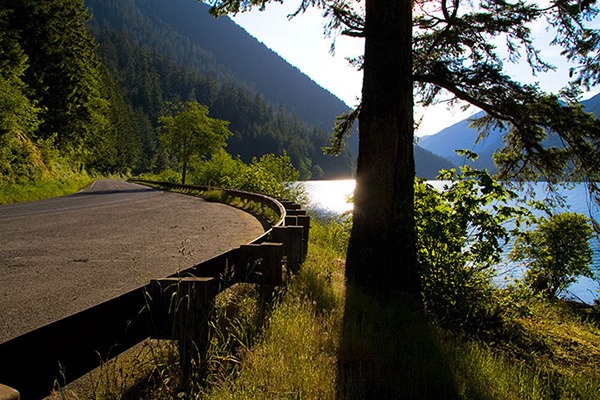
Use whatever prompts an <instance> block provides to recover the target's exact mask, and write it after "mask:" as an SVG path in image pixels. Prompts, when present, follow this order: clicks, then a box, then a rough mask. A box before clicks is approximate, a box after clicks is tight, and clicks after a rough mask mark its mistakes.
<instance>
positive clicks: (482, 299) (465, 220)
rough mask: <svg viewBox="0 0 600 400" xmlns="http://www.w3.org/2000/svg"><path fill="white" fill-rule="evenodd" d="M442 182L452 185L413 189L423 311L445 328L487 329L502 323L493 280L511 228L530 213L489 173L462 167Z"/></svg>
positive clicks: (419, 184) (423, 185) (444, 175)
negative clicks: (442, 187) (488, 324)
mask: <svg viewBox="0 0 600 400" xmlns="http://www.w3.org/2000/svg"><path fill="white" fill-rule="evenodd" d="M439 179H440V180H445V181H447V182H448V183H447V184H446V185H445V187H444V189H443V190H436V189H435V188H433V187H432V186H431V185H429V184H427V183H426V182H422V181H418V182H417V183H416V188H415V217H416V224H417V248H418V255H417V256H418V261H419V263H420V265H421V281H422V294H423V301H424V305H425V308H426V310H427V312H428V313H429V314H430V315H431V316H432V317H433V318H434V319H436V320H437V321H438V322H439V323H441V324H442V325H443V326H446V327H452V328H454V329H464V330H469V331H472V330H480V329H486V322H488V323H495V322H496V320H497V317H498V307H499V306H498V304H497V302H496V301H495V299H494V293H495V292H494V290H493V287H492V277H493V276H494V274H495V268H494V267H495V265H496V264H497V263H498V262H500V260H501V257H502V252H503V246H504V244H505V243H506V242H507V241H508V240H509V239H510V237H511V233H512V232H511V231H510V230H509V229H508V228H507V223H508V222H511V221H512V222H514V221H515V220H518V219H520V218H523V217H525V216H526V215H527V212H526V211H525V209H524V208H522V207H519V206H512V205H510V202H514V200H515V198H516V195H515V194H514V193H513V192H511V191H510V190H508V189H506V188H504V187H503V186H502V185H501V184H499V183H498V182H496V181H494V179H493V178H492V177H491V176H490V175H489V174H488V173H487V172H486V171H478V170H475V169H473V168H470V167H463V168H462V169H461V171H460V172H457V171H455V170H451V171H442V172H441V174H440V176H439ZM518 225H519V222H518V221H517V223H516V224H515V226H518Z"/></svg>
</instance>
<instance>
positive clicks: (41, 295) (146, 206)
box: [0, 180, 263, 343]
mask: <svg viewBox="0 0 600 400" xmlns="http://www.w3.org/2000/svg"><path fill="white" fill-rule="evenodd" d="M262 232H263V229H262V227H261V225H260V223H259V222H258V220H256V219H255V218H254V217H252V216H251V215H249V214H247V213H245V212H243V211H239V210H237V209H234V208H232V207H228V206H225V205H222V204H217V203H209V202H205V201H203V200H201V199H198V198H195V197H190V196H185V195H181V194H175V193H165V192H161V191H158V190H154V189H150V188H147V187H144V186H141V185H136V184H132V183H127V182H123V181H115V180H103V181H97V182H95V183H94V184H93V185H91V186H90V187H89V188H87V189H86V190H84V191H82V192H79V193H77V194H75V195H72V196H66V197H59V198H54V199H48V200H42V201H36V202H30V203H20V204H10V205H3V206H0V343H2V342H4V341H6V340H8V339H10V338H12V337H15V336H18V335H20V334H22V333H25V332H27V331H29V330H31V329H35V328H37V327H40V326H43V325H45V324H47V323H49V322H52V321H54V320H56V319H60V318H62V317H65V316H67V315H69V314H72V313H75V312H78V311H80V310H83V309H85V308H88V307H90V306H92V305H94V304H96V303H98V302H101V301H104V300H107V299H110V298H112V297H114V296H116V295H119V294H122V293H125V292H127V291H129V290H131V289H134V288H136V287H139V286H143V285H144V284H146V283H147V282H148V281H149V279H151V278H160V277H163V276H167V275H169V274H171V273H174V272H176V271H177V270H180V269H185V268H187V267H190V266H192V265H194V264H197V263H199V262H201V261H203V260H206V259H209V258H211V257H213V256H215V255H217V254H220V253H222V252H224V251H227V250H229V249H231V248H234V247H237V246H238V245H240V244H243V243H247V242H249V241H251V240H252V239H254V238H256V237H258V236H259V235H260V234H262Z"/></svg>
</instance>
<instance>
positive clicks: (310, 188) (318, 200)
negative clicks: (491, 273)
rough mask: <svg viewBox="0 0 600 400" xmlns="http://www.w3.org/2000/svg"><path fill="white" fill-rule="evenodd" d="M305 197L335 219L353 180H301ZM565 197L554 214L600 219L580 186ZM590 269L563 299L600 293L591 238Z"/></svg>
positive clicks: (509, 270)
mask: <svg viewBox="0 0 600 400" xmlns="http://www.w3.org/2000/svg"><path fill="white" fill-rule="evenodd" d="M302 183H303V185H304V188H305V189H306V192H307V194H308V197H309V205H308V208H309V209H310V210H311V211H313V212H314V213H317V214H319V215H325V216H337V215H342V214H344V213H348V212H351V211H352V208H353V206H352V203H351V196H352V194H353V193H354V187H355V181H354V180H353V179H343V180H330V181H305V182H302ZM428 183H429V184H431V185H432V186H434V187H435V188H437V189H440V190H441V189H443V187H444V184H445V183H444V182H442V181H428ZM534 189H535V197H536V198H537V199H543V198H544V197H545V195H546V185H545V184H543V183H538V184H535V185H534ZM562 193H564V194H566V199H567V201H566V203H565V205H564V206H562V207H557V208H556V210H557V211H572V212H578V213H582V214H586V215H588V216H590V215H591V216H593V217H595V218H596V219H600V210H599V209H598V207H597V206H593V204H591V203H590V201H589V196H588V195H587V190H586V188H585V186H584V185H583V184H576V185H574V186H573V187H572V188H570V189H568V190H565V191H563V192H562ZM522 197H523V198H525V197H527V198H530V197H532V195H531V193H529V192H526V191H523V192H522ZM591 245H592V249H593V251H594V256H593V270H594V271H595V273H596V279H590V278H586V277H581V278H579V279H578V281H577V282H575V283H574V284H573V285H571V286H570V287H569V289H568V293H565V294H564V295H565V297H568V298H573V299H579V300H581V301H584V302H586V303H592V302H593V301H594V299H596V298H598V295H599V294H600V292H599V291H600V284H599V283H598V280H600V244H599V240H598V238H594V239H592V242H591ZM510 248H511V245H508V246H507V249H506V252H507V253H508V251H510ZM498 271H499V275H498V278H497V282H498V283H499V284H504V282H510V281H511V279H512V278H513V277H519V276H521V275H522V273H523V268H521V267H520V266H519V265H517V264H509V265H504V266H499V268H498Z"/></svg>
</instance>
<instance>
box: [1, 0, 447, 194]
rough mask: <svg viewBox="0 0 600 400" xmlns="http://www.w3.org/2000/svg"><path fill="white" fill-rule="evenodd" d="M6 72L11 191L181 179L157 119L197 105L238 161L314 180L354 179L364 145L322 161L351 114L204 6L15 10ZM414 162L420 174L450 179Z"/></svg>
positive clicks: (54, 2)
mask: <svg viewBox="0 0 600 400" xmlns="http://www.w3.org/2000/svg"><path fill="white" fill-rule="evenodd" d="M85 7H87V9H86V8H85ZM0 67H2V68H1V69H0V89H1V90H0V184H1V183H4V182H8V183H18V182H19V181H27V180H35V179H39V178H43V177H44V176H46V175H49V174H50V175H52V174H54V175H56V174H55V173H53V171H55V170H56V169H57V168H70V169H72V170H88V171H97V172H100V173H113V172H121V173H122V172H130V171H131V172H133V173H139V172H144V171H154V172H157V171H160V170H162V169H164V168H169V167H172V166H173V164H172V160H170V159H169V156H168V153H167V152H166V151H165V150H164V149H163V148H162V147H161V144H160V142H159V141H158V140H157V132H156V126H157V119H158V117H159V116H160V115H161V114H162V113H163V112H164V110H165V106H166V104H167V102H177V101H187V100H194V101H197V102H199V103H201V104H204V105H206V106H208V108H209V110H210V115H211V117H213V118H219V119H223V120H227V121H230V125H229V128H230V130H231V131H232V132H233V135H232V136H231V137H230V138H229V140H228V147H227V151H229V152H230V153H231V154H233V155H234V156H239V157H240V158H241V159H242V160H244V161H246V162H248V161H250V160H251V159H252V157H260V156H261V155H263V154H266V153H275V154H282V153H283V152H287V154H289V155H290V157H291V159H292V161H293V163H294V165H295V166H296V168H298V170H299V171H300V172H301V177H302V178H309V177H312V178H321V177H322V178H336V177H350V176H351V174H352V171H353V165H354V160H355V157H356V153H357V137H356V135H354V136H353V137H351V138H350V140H349V146H348V148H347V149H345V150H344V152H343V153H342V155H341V156H339V157H333V156H325V155H323V152H322V147H324V146H327V145H329V137H330V132H331V128H332V126H333V121H334V118H335V116H337V115H338V114H340V113H342V112H345V111H347V110H348V107H347V106H346V105H345V104H344V103H343V102H342V101H340V100H339V99H337V98H336V97H335V96H333V95H332V94H331V93H329V92H327V91H326V90H324V89H322V88H321V87H319V86H318V85H317V84H316V83H314V82H313V81H312V80H311V79H310V78H308V77H307V76H305V75H304V74H302V73H301V72H300V71H299V70H298V69H297V68H295V67H293V66H291V65H289V64H288V63H287V62H285V61H284V60H283V59H281V58H280V57H279V56H278V55H277V54H275V53H274V52H272V51H271V50H269V49H268V48H267V47H266V46H264V45H263V44H261V43H260V42H258V41H257V40H255V39H254V38H252V37H251V36H250V35H249V34H247V33H246V32H245V31H244V30H243V29H242V28H240V27H238V26H237V25H236V24H234V23H233V22H232V21H231V20H230V19H229V18H219V19H215V18H213V17H212V16H210V15H209V14H208V7H207V6H206V5H204V4H200V3H198V2H197V1H196V0H171V1H163V0H89V1H87V2H86V3H85V4H84V1H83V0H46V1H43V2H40V1H36V0H15V1H12V2H8V3H7V2H3V3H2V6H0ZM415 155H416V163H417V171H418V173H419V175H421V176H427V177H433V176H435V174H436V173H437V171H438V170H439V168H447V167H448V164H447V162H446V161H445V160H442V159H440V158H439V157H437V156H435V155H434V154H432V153H428V152H425V151H423V150H422V149H419V148H417V149H416V150H415Z"/></svg>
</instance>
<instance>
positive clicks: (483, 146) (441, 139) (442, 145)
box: [419, 94, 600, 173]
mask: <svg viewBox="0 0 600 400" xmlns="http://www.w3.org/2000/svg"><path fill="white" fill-rule="evenodd" d="M581 104H583V106H584V108H585V110H586V111H588V112H591V113H593V114H595V115H596V117H599V118H600V94H598V95H596V96H593V97H592V98H590V99H588V100H585V101H583V102H582V103H581ZM483 115H484V112H483V111H482V112H479V113H476V114H474V115H472V116H471V117H469V118H466V119H464V120H462V121H460V122H457V123H456V124H454V125H451V126H449V127H447V128H445V129H442V130H441V131H440V132H438V133H436V134H434V135H430V136H427V137H424V138H422V139H421V141H420V142H419V145H420V146H421V147H423V148H425V149H427V150H429V151H431V152H433V153H434V154H437V155H439V156H441V157H445V158H447V159H448V160H450V161H451V162H452V163H454V164H456V165H462V164H464V163H465V162H467V161H466V159H465V157H463V156H459V155H458V154H456V152H455V150H460V149H468V150H471V151H473V152H475V153H477V154H478V155H479V158H478V159H477V160H476V161H475V162H474V163H469V165H473V166H475V167H477V168H486V169H487V170H488V171H490V172H492V173H493V172H496V171H497V168H496V166H495V165H494V162H493V160H492V155H493V154H494V152H495V151H496V150H497V149H498V148H500V147H501V146H502V136H503V134H504V133H505V132H504V131H502V130H499V129H492V130H490V132H489V135H488V136H487V137H485V138H483V139H482V140H480V141H479V142H477V143H476V139H477V137H478V136H479V132H477V130H476V129H474V128H471V127H469V125H470V123H471V122H470V120H474V119H477V118H479V117H481V116H483ZM547 140H548V141H549V143H552V141H553V138H552V137H549V138H548V139H547ZM557 145H558V143H557Z"/></svg>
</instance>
